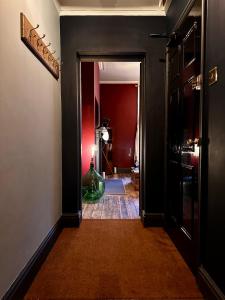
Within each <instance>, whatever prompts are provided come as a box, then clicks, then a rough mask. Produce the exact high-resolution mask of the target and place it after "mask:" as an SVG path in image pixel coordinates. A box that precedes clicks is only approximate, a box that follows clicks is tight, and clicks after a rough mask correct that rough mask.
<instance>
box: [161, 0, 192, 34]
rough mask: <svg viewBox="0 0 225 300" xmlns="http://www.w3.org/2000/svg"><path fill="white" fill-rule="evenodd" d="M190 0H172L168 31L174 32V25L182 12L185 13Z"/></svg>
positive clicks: (169, 10) (168, 16)
mask: <svg viewBox="0 0 225 300" xmlns="http://www.w3.org/2000/svg"><path fill="white" fill-rule="evenodd" d="M189 2H190V0H182V1H181V0H178V1H177V0H172V2H171V5H170V7H169V9H168V11H167V15H166V16H167V25H168V32H172V30H173V28H174V26H175V25H176V23H177V21H178V20H179V18H180V16H181V14H182V13H183V11H184V9H185V7H186V6H187V4H188V3H189Z"/></svg>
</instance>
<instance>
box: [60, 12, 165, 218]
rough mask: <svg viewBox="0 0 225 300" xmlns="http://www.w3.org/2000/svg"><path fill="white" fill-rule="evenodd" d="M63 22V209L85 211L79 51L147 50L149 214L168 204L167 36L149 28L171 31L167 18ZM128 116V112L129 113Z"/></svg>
mask: <svg viewBox="0 0 225 300" xmlns="http://www.w3.org/2000/svg"><path fill="white" fill-rule="evenodd" d="M60 23H61V54H62V61H63V66H62V135H63V136H62V141H63V213H64V214H65V213H77V212H78V210H79V208H80V207H79V200H78V199H79V197H80V194H79V185H80V179H79V176H80V144H79V143H78V141H79V137H80V132H79V122H80V120H79V117H78V116H79V109H80V107H79V103H78V92H79V91H78V86H76V84H77V83H76V80H77V73H76V63H77V62H78V58H77V53H78V52H83V51H86V52H94V53H95V54H96V53H101V54H102V53H109V52H116V53H120V52H129V53H131V52H142V53H145V55H146V85H145V116H147V118H146V120H144V122H146V128H147V132H146V145H145V149H146V157H145V162H146V164H145V170H146V171H145V175H146V191H145V192H146V194H145V195H146V203H145V207H144V209H145V211H146V212H147V213H161V212H163V209H164V200H163V197H164V195H163V194H164V174H163V172H164V132H165V130H164V113H165V109H164V103H165V96H164V95H165V94H164V93H165V92H164V87H165V65H164V64H163V63H161V62H159V59H160V58H164V57H165V43H166V42H165V40H153V39H150V38H149V37H148V35H149V33H155V32H157V33H158V32H165V31H166V17H124V16H123V17H115V16H114V17H87V16H86V17H74V16H69V17H68V16H64V17H61V18H60ZM124 117H126V116H125V115H124Z"/></svg>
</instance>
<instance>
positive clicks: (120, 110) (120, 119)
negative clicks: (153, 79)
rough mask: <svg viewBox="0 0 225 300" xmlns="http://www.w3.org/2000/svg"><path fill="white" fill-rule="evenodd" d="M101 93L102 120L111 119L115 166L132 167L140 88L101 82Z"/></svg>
mask: <svg viewBox="0 0 225 300" xmlns="http://www.w3.org/2000/svg"><path fill="white" fill-rule="evenodd" d="M100 93H101V106H100V107H101V109H100V111H101V120H102V119H103V118H109V119H110V120H111V121H110V127H112V143H113V144H112V161H113V166H116V167H120V168H130V167H132V166H133V165H134V149H135V148H134V147H135V135H136V127H137V96H138V94H137V93H138V88H137V86H136V85H135V84H101V85H100ZM130 148H131V156H129V150H130Z"/></svg>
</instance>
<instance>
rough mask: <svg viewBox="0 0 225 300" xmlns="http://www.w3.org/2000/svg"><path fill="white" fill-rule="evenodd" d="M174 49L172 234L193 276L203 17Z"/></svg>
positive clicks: (170, 58) (191, 22)
mask: <svg viewBox="0 0 225 300" xmlns="http://www.w3.org/2000/svg"><path fill="white" fill-rule="evenodd" d="M170 44H171V45H170V46H169V47H168V51H167V63H168V132H167V137H168V139H167V143H168V144H167V145H168V152H167V153H168V154H167V158H168V160H167V209H166V217H167V218H166V219H167V229H168V233H169V234H170V236H171V238H172V239H173V240H174V242H175V244H176V246H177V247H178V249H179V250H180V251H181V253H182V254H183V256H184V258H185V259H186V261H187V263H188V264H189V266H190V267H191V268H192V270H193V271H195V270H196V268H197V264H198V263H197V260H198V242H199V199H198V187H199V186H198V185H199V159H200V157H199V146H200V145H199V144H200V143H199V140H200V139H199V121H200V120H199V107H200V61H201V57H200V53H201V17H200V16H197V17H196V16H195V17H193V16H192V14H190V16H189V17H187V19H186V21H185V22H184V24H183V25H182V27H181V28H180V30H179V32H178V34H177V38H176V40H175V41H173V43H170Z"/></svg>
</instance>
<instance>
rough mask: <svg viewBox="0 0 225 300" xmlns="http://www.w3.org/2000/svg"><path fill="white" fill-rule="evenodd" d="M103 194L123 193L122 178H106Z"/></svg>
mask: <svg viewBox="0 0 225 300" xmlns="http://www.w3.org/2000/svg"><path fill="white" fill-rule="evenodd" d="M105 194H107V195H125V194H126V193H125V189H124V186H123V181H122V179H106V180H105Z"/></svg>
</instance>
